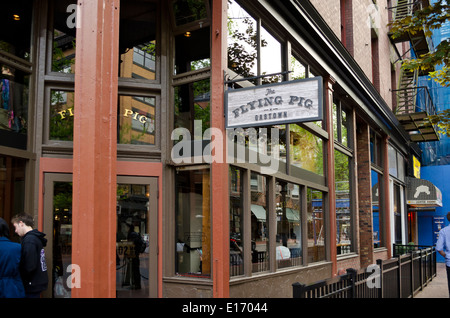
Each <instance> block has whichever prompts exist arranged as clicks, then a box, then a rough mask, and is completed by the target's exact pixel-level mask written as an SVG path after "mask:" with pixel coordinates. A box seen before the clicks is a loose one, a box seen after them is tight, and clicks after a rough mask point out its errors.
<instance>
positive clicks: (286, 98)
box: [225, 76, 323, 128]
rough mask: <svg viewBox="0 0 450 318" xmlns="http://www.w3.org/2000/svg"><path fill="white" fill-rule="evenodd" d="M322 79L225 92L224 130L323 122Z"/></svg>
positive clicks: (309, 79)
mask: <svg viewBox="0 0 450 318" xmlns="http://www.w3.org/2000/svg"><path fill="white" fill-rule="evenodd" d="M322 100H323V86H322V77H320V76H317V77H313V78H307V79H301V80H295V81H290V82H281V83H275V84H268V85H261V86H255V87H250V88H241V89H236V90H228V91H226V93H225V111H226V127H227V128H236V127H251V126H267V125H275V124H287V123H299V122H307V121H317V120H322V117H323V102H322Z"/></svg>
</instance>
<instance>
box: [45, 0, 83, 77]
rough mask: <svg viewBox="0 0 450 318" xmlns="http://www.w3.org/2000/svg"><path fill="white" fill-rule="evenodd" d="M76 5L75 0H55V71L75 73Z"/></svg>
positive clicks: (53, 58)
mask: <svg viewBox="0 0 450 318" xmlns="http://www.w3.org/2000/svg"><path fill="white" fill-rule="evenodd" d="M76 5H77V2H76V1H74V0H58V1H53V50H52V65H51V70H52V71H53V72H58V73H67V74H69V73H75V46H76V39H75V33H76V28H75V23H76V20H75V19H76V11H75V8H76ZM70 9H73V10H70ZM68 10H69V12H68Z"/></svg>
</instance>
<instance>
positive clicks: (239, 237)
mask: <svg viewBox="0 0 450 318" xmlns="http://www.w3.org/2000/svg"><path fill="white" fill-rule="evenodd" d="M243 177H244V176H243V171H242V170H240V169H238V168H235V167H230V176H229V178H230V180H229V185H230V187H229V190H230V276H237V275H242V274H244V242H243V236H244V193H243V190H244V189H243V186H244V185H243V184H244V178H243Z"/></svg>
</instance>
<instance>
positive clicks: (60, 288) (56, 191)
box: [52, 182, 72, 298]
mask: <svg viewBox="0 0 450 318" xmlns="http://www.w3.org/2000/svg"><path fill="white" fill-rule="evenodd" d="M71 264H72V182H54V184H53V268H52V274H53V277H54V279H53V297H55V298H70V297H71V289H70V287H69V286H67V280H68V279H70V278H69V275H70V274H71V273H72V272H71V271H68V270H67V267H68V266H69V265H71Z"/></svg>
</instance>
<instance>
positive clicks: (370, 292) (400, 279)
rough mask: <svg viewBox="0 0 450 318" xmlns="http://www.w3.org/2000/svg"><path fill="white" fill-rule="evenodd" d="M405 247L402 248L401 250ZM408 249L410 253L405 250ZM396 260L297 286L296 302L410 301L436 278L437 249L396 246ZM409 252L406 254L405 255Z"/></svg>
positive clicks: (294, 294)
mask: <svg viewBox="0 0 450 318" xmlns="http://www.w3.org/2000/svg"><path fill="white" fill-rule="evenodd" d="M400 247H402V248H400ZM406 248H408V250H406ZM394 250H397V253H399V254H398V255H397V257H394V258H392V259H389V260H377V263H376V264H374V265H371V266H369V267H367V268H365V269H360V270H355V269H352V268H350V269H347V273H346V274H344V275H341V276H337V277H334V278H330V279H327V280H323V281H319V282H315V283H312V284H308V285H306V284H301V283H294V284H293V285H292V287H293V297H294V298H409V297H414V295H415V294H417V293H418V292H419V291H420V290H422V289H423V288H424V286H426V285H427V284H428V282H430V281H431V280H432V279H433V277H435V276H436V249H435V247H424V246H414V245H395V246H394ZM403 251H407V253H403Z"/></svg>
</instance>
